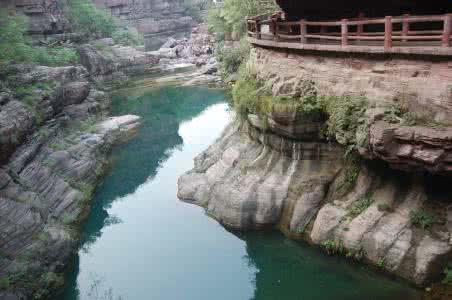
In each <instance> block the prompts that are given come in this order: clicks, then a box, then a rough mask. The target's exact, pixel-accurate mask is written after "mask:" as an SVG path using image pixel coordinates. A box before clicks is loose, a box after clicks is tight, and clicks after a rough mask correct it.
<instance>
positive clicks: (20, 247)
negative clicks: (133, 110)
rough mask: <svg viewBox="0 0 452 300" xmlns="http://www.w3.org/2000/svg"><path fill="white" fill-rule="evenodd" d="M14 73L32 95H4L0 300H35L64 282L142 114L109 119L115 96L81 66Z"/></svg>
mask: <svg viewBox="0 0 452 300" xmlns="http://www.w3.org/2000/svg"><path fill="white" fill-rule="evenodd" d="M11 68H12V69H11V72H12V74H14V76H15V78H16V80H15V82H14V83H11V85H12V86H9V87H10V88H13V87H17V88H19V91H20V88H22V89H23V88H25V91H26V93H29V96H28V102H27V101H25V100H24V98H20V97H19V94H20V93H18V90H10V89H4V90H3V91H2V93H1V94H0V95H1V101H0V153H1V155H0V280H1V281H2V287H1V289H0V298H2V299H31V298H33V297H37V296H39V297H47V296H48V292H49V291H50V290H52V289H53V288H56V287H58V286H59V284H61V283H62V282H63V281H62V274H63V272H64V270H65V266H66V265H67V263H68V262H69V259H70V257H71V256H72V255H73V254H74V253H75V251H76V249H77V243H78V238H79V236H78V226H79V225H80V224H79V222H80V221H81V220H82V219H83V218H84V217H85V216H86V215H87V213H88V212H89V205H90V200H91V194H92V192H93V189H94V187H95V185H96V183H97V181H98V180H99V179H100V176H101V175H102V172H103V171H104V169H105V168H106V166H107V162H106V159H107V154H108V152H109V150H110V149H111V147H112V145H113V144H114V143H116V142H119V141H123V140H125V138H127V137H130V136H133V134H134V132H136V130H137V128H138V125H139V117H137V116H122V117H115V118H108V119H105V117H104V112H105V111H106V109H107V107H108V106H109V98H108V97H107V96H106V95H105V94H104V93H103V92H100V91H98V90H96V89H95V87H94V85H93V84H92V83H91V79H90V77H89V73H88V71H87V70H86V69H85V68H84V67H82V66H67V67H42V66H23V65H12V66H11ZM49 274H50V275H49Z"/></svg>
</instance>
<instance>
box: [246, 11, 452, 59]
mask: <svg viewBox="0 0 452 300" xmlns="http://www.w3.org/2000/svg"><path fill="white" fill-rule="evenodd" d="M246 23H247V30H248V39H249V41H250V42H251V43H252V44H255V45H261V46H267V47H277V48H287V49H302V50H314V51H315V50H317V51H335V52H347V53H350V52H353V53H398V54H417V55H439V56H452V14H445V15H433V16H410V15H403V16H398V17H392V16H386V17H385V18H372V19H369V18H367V19H366V18H364V17H363V16H359V17H358V18H356V19H343V20H340V21H326V22H319V21H314V22H313V21H308V20H300V21H295V22H294V21H291V22H286V21H285V20H283V18H282V13H276V14H273V15H271V16H268V15H267V16H256V17H251V18H247V19H246ZM419 25H421V26H419Z"/></svg>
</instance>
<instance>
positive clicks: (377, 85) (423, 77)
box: [178, 47, 452, 285]
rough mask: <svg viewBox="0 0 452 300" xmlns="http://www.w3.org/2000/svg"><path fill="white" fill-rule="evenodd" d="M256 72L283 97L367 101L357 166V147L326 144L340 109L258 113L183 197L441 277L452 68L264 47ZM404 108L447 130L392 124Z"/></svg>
mask: <svg viewBox="0 0 452 300" xmlns="http://www.w3.org/2000/svg"><path fill="white" fill-rule="evenodd" d="M247 67H248V70H249V71H250V72H253V74H255V75H256V77H257V81H258V82H259V83H262V84H263V87H264V88H266V89H268V90H269V91H271V94H272V95H273V96H274V97H278V96H289V97H292V98H293V99H304V98H303V97H305V96H306V95H311V94H312V90H313V89H314V90H315V93H316V96H317V101H319V100H318V99H321V97H322V96H326V97H333V98H329V99H330V100H331V99H332V100H331V101H335V99H336V100H337V99H338V98H337V97H342V96H351V98H342V99H349V101H352V100H350V99H352V98H353V97H357V98H359V97H364V98H366V99H368V103H367V102H366V104H362V107H360V108H359V109H363V110H364V111H365V112H364V113H363V115H362V116H360V118H359V120H358V121H357V122H360V124H362V125H363V126H362V127H361V129H360V130H359V131H356V132H353V131H352V130H353V129H349V130H350V132H349V133H351V134H352V135H355V134H356V141H358V140H360V141H362V142H357V143H356V145H354V146H355V148H354V149H355V150H357V151H355V152H354V155H356V156H355V157H356V160H354V161H350V160H347V159H345V158H344V153H345V152H346V149H347V148H346V147H348V146H350V145H348V144H347V143H346V142H343V141H341V139H340V138H336V140H337V141H335V139H334V137H331V136H329V137H326V136H325V135H324V133H325V131H324V129H325V126H329V125H328V118H330V117H331V115H330V116H328V115H327V114H331V113H334V112H331V111H328V112H326V111H324V112H322V113H321V114H318V113H317V114H316V113H313V114H312V113H311V114H310V113H309V112H304V111H303V109H302V107H300V108H299V109H297V110H295V111H293V110H292V112H290V110H289V111H287V110H282V111H278V110H277V109H275V108H273V110H272V111H270V112H266V113H265V114H264V115H261V116H259V117H258V116H256V115H253V114H250V113H248V115H246V116H244V117H240V121H239V120H236V121H235V122H234V123H232V124H231V125H230V126H229V127H228V128H227V129H226V130H225V132H224V134H223V136H222V137H221V138H220V139H219V140H218V141H217V142H216V143H215V144H214V145H212V146H211V147H209V149H207V150H206V151H205V152H204V153H202V154H200V155H199V156H198V157H197V158H196V159H195V167H194V169H193V170H192V171H190V172H188V173H187V174H185V175H183V176H182V177H181V178H180V179H179V184H178V186H179V192H178V195H179V197H180V198H181V199H183V200H184V201H188V202H193V203H195V204H198V205H201V206H203V207H205V208H206V210H207V212H208V213H209V215H212V216H213V217H214V218H216V219H217V220H219V221H220V222H221V223H222V224H225V225H226V226H229V227H232V228H235V229H239V230H250V229H259V228H262V227H266V226H270V227H278V228H279V229H281V230H282V231H283V232H284V233H286V234H287V235H288V236H290V237H293V238H295V239H305V240H307V241H309V242H311V243H313V244H315V245H320V246H322V247H323V248H325V249H327V250H328V251H333V252H334V251H338V252H343V254H346V255H347V256H348V257H364V258H365V259H366V260H367V261H368V262H370V263H371V264H374V265H376V266H379V267H380V268H383V269H386V270H387V271H389V272H392V273H395V274H398V275H400V276H402V277H404V278H406V279H408V280H410V281H412V282H414V283H416V284H419V285H422V284H426V283H428V282H429V281H431V280H434V279H438V277H440V276H441V274H442V271H443V269H444V267H445V266H446V265H447V262H448V260H449V259H450V257H451V254H452V239H451V237H452V236H451V234H452V226H451V224H450V222H451V220H452V209H451V203H452V202H451V200H452V193H451V192H450V188H449V186H450V182H451V172H450V167H451V165H450V156H451V151H452V148H451V146H450V143H451V127H450V124H451V121H452V106H451V105H452V89H451V88H452V85H451V84H452V80H451V79H452V68H451V62H450V60H448V59H446V58H442V59H439V60H438V59H436V60H433V59H431V60H429V59H428V58H423V59H420V58H411V59H410V60H408V59H407V58H389V57H386V56H375V57H374V56H370V57H363V56H356V57H343V56H341V55H330V54H327V53H316V54H314V53H308V52H303V53H295V52H293V53H292V52H290V53H288V52H284V51H278V50H270V49H264V48H259V47H256V48H253V49H252V50H251V58H250V60H249V63H248V66H247ZM334 97H336V98H334ZM275 101H276V100H275ZM300 101H301V100H300ZM337 101H339V100H337ZM397 105H400V106H403V107H404V108H405V109H406V110H408V111H410V112H411V113H415V114H419V115H423V116H428V117H429V118H431V119H432V120H433V119H434V120H436V121H437V122H438V123H437V125H438V126H430V127H428V125H424V126H422V125H416V126H413V125H407V124H404V123H403V122H400V121H399V120H395V121H392V120H390V118H387V115H386V109H387V108H388V107H390V108H393V107H395V106H397ZM351 127H352V126H351ZM351 127H349V128H351ZM328 129H330V128H328ZM344 130H345V131H346V130H347V129H346V128H345V129H344ZM358 135H360V137H358ZM361 135H362V136H361ZM336 137H337V135H336ZM362 137H364V138H362ZM341 142H343V143H344V144H343V145H341V144H340V143H341ZM348 149H349V148H348ZM438 174H440V175H438ZM419 218H420V219H423V221H420V220H419ZM424 221H425V222H424Z"/></svg>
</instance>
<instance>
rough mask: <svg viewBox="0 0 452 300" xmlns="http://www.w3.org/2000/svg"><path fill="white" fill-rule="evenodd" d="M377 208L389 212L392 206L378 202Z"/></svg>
mask: <svg viewBox="0 0 452 300" xmlns="http://www.w3.org/2000/svg"><path fill="white" fill-rule="evenodd" d="M377 207H378V210H379V211H385V212H391V211H392V206H391V205H390V204H388V203H380V204H378V206H377Z"/></svg>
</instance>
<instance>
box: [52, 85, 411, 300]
mask: <svg viewBox="0 0 452 300" xmlns="http://www.w3.org/2000/svg"><path fill="white" fill-rule="evenodd" d="M124 94H125V95H124ZM124 94H123V95H121V94H118V95H116V96H115V97H114V104H113V107H114V109H113V110H114V114H117V115H120V114H127V113H131V114H137V115H139V116H141V117H142V118H143V120H142V121H143V126H142V127H141V129H140V133H139V135H138V136H137V137H136V138H135V139H134V140H132V141H131V142H129V143H128V144H125V145H123V146H120V147H117V148H116V150H115V151H114V152H113V155H112V160H113V162H114V164H113V168H112V170H111V172H110V174H109V175H108V176H107V177H106V178H105V180H104V182H103V184H102V185H101V186H100V187H99V188H98V190H97V193H96V195H95V198H94V200H93V208H92V212H91V215H90V217H89V219H88V220H87V223H86V225H85V226H84V229H83V243H82V247H81V249H80V251H79V253H78V257H77V258H76V262H75V269H74V271H73V272H72V273H71V274H69V276H68V281H69V286H68V287H67V289H66V290H65V291H64V295H62V296H60V297H59V299H65V300H75V299H82V300H84V299H117V298H118V297H120V298H122V299H124V300H129V299H130V300H142V299H143V300H145V299H151V300H159V299H169V300H173V299H174V300H179V299H189V300H207V299H209V300H215V299H221V300H222V299H224V300H235V299H237V300H242V299H243V300H248V299H256V300H264V299H265V300H267V299H268V300H270V299H271V300H273V299H274V300H276V299H278V300H279V299H281V300H285V299H307V300H310V299H319V300H323V299H325V300H326V299H336V300H341V299H347V300H348V299H350V300H353V299H393V300H409V299H418V295H419V294H418V292H417V291H416V290H414V289H412V288H410V287H409V286H407V285H406V284H405V283H400V282H396V281H393V280H391V279H388V278H387V277H385V276H382V275H380V274H377V273H375V272H372V271H370V270H366V269H365V268H364V267H362V266H357V265H351V264H350V263H349V262H347V261H345V260H344V259H341V258H337V257H329V256H326V255H324V254H323V253H321V252H320V251H318V249H316V248H313V247H310V246H307V245H305V244H300V243H297V242H294V241H291V240H288V239H286V238H285V237H284V236H282V235H281V234H280V233H278V232H263V233H249V234H238V233H231V232H229V231H227V230H225V229H224V228H223V227H222V226H220V225H219V224H218V223H216V222H215V221H214V220H212V219H210V218H209V217H207V216H206V215H205V214H204V212H203V210H202V209H201V208H199V207H196V206H193V205H188V204H185V203H183V202H180V201H179V200H178V199H177V197H176V193H177V179H178V177H179V176H180V175H181V174H182V173H184V172H185V171H187V170H189V169H190V168H191V167H192V166H193V158H194V157H195V156H196V155H197V154H199V153H200V152H201V151H203V150H204V149H206V148H207V147H208V146H209V145H210V144H211V143H213V142H214V140H215V139H216V138H218V136H219V135H220V133H221V131H222V129H223V128H224V127H225V125H226V124H227V123H228V122H229V120H230V112H229V110H228V106H227V104H226V103H225V95H224V93H223V92H222V91H220V90H212V89H207V88H203V87H160V88H152V89H149V88H148V89H134V90H132V91H130V90H129V91H127V92H126V93H124Z"/></svg>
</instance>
